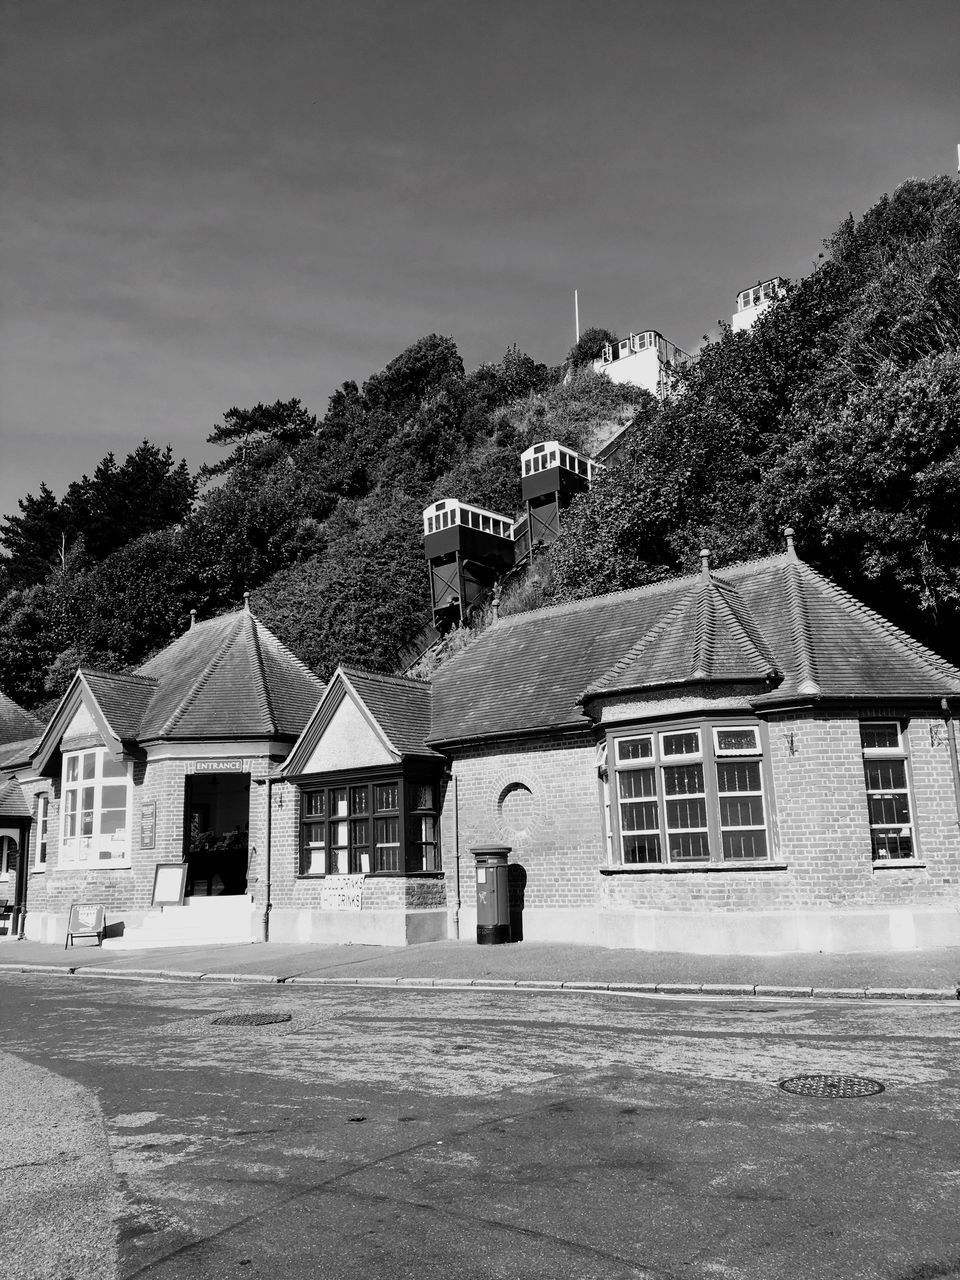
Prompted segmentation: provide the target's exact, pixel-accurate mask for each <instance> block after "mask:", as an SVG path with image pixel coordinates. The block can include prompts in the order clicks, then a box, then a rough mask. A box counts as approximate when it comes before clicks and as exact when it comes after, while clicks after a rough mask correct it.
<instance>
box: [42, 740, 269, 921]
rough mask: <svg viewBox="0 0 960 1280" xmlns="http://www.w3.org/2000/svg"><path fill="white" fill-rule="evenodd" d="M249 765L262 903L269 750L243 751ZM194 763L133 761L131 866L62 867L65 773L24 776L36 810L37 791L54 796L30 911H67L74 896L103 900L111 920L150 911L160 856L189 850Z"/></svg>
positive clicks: (254, 866) (256, 879)
mask: <svg viewBox="0 0 960 1280" xmlns="http://www.w3.org/2000/svg"><path fill="white" fill-rule="evenodd" d="M243 764H244V771H245V772H249V774H250V777H251V787H250V820H249V821H250V838H249V853H248V870H247V876H248V886H247V887H248V892H249V893H251V894H252V895H253V896H254V899H255V901H256V902H257V903H258V904H259V905H261V906H262V905H263V904H264V903H265V884H264V874H265V872H264V849H265V847H266V845H265V834H266V832H265V818H266V795H265V792H266V788H265V787H263V786H257V785H256V782H255V779H257V778H264V777H266V774H267V770H268V768H269V761H268V758H267V757H266V756H262V757H256V756H254V757H244V761H243ZM192 766H193V761H192V760H159V761H150V762H148V763H143V762H138V763H137V764H136V765H135V766H134V774H133V795H132V811H131V828H130V830H131V842H132V843H131V866H130V867H127V868H100V867H72V866H61V865H60V859H59V840H60V779H59V778H57V779H51V780H44V781H43V782H42V783H39V782H38V783H33V782H30V783H26V784H25V785H24V794H25V795H26V796H27V799H28V802H29V803H30V805H31V807H32V808H34V810H35V798H36V795H37V794H38V793H39V792H41V791H46V792H47V793H48V794H49V795H50V813H49V824H48V841H47V863H46V870H45V871H43V872H37V871H34V870H33V865H34V861H35V858H34V847H35V841H36V833H35V831H33V830H31V837H30V854H29V856H30V866H31V872H30V878H29V882H28V889H27V909H28V913H29V914H33V913H35V912H38V913H39V912H49V913H62V914H65V913H66V912H67V910H68V909H69V907H70V904H71V903H72V902H79V901H90V902H102V903H103V904H104V905H105V906H106V908H107V921H108V923H115V922H116V921H118V920H121V919H123V917H124V913H126V912H143V911H146V910H147V909H148V908H149V907H150V902H151V899H152V896H153V881H154V873H155V870H156V866H157V863H159V862H179V861H180V859H181V857H182V856H183V828H184V794H185V783H186V778H187V776H188V775H189V774H190V773H192V772H193V767H192ZM229 776H231V777H235V776H237V775H234V774H231V775H229ZM150 801H155V802H156V806H157V809H156V839H155V847H154V848H153V849H143V848H141V846H140V830H141V816H142V813H143V806H144V804H146V803H148V802H150Z"/></svg>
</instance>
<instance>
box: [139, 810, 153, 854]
mask: <svg viewBox="0 0 960 1280" xmlns="http://www.w3.org/2000/svg"><path fill="white" fill-rule="evenodd" d="M156 845H157V802H156V800H144V802H143V804H142V805H141V806H140V848H141V849H155V848H156Z"/></svg>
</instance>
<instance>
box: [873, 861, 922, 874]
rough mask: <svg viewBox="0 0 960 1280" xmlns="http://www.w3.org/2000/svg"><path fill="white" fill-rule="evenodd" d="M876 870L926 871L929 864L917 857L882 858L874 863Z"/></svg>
mask: <svg viewBox="0 0 960 1280" xmlns="http://www.w3.org/2000/svg"><path fill="white" fill-rule="evenodd" d="M873 869H874V871H926V869H927V864H926V863H925V862H918V861H917V859H916V858H882V859H879V860H878V861H877V862H875V863H874V864H873Z"/></svg>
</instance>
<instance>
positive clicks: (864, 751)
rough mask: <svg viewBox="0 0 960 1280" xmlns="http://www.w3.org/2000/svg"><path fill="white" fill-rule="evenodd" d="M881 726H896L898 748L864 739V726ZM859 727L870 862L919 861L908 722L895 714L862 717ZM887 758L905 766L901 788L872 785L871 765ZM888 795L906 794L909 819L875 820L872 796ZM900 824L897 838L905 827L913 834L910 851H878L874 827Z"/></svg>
mask: <svg viewBox="0 0 960 1280" xmlns="http://www.w3.org/2000/svg"><path fill="white" fill-rule="evenodd" d="M880 726H892V727H893V729H895V731H896V735H897V745H896V746H895V747H891V746H883V747H868V746H866V745H865V744H864V740H863V737H864V733H863V731H864V729H865V728H872V729H875V728H878V727H880ZM857 727H858V730H859V734H860V755H861V758H862V762H863V787H864V795H865V796H866V802H867V828H868V833H869V838H870V861H871V864H872V865H873V866H876V865H878V864H880V865H889V864H890V863H897V862H903V863H916V862H918V861H919V858H920V847H919V839H918V833H917V806H916V802H915V801H914V798H913V776H912V770H911V767H910V752H909V750H908V749H907V722H906V721H903V720H898V719H896V718H894V717H890V718H885V719H880V718H877V719H872V718H870V719H861V720H859V721H858V722H857ZM885 760H887V761H890V762H892V763H896V764H900V765H902V767H903V786H902V787H874V788H871V785H870V777H869V773H868V768H869V765H870V764H871V763H873V764H876V763H878V762H881V761H885ZM886 795H889V796H890V797H893V796H895V795H903V796H905V797H906V801H907V818H908V821H907V822H905V823H899V824H897V823H894V822H874V821H873V810H872V806H871V797H872V796H878V797H883V796H886ZM898 825H899V827H900V832H899V834H898V836H897V839H898V840H899V839H902V838H903V829H904V827H909V828H910V836H909V839H910V845H911V851H910V853H908V854H903V853H899V852H898V853H897V854H895V855H891V854H889V853H880V852H878V845H877V840H876V837H875V835H874V832H875V830H877V829H878V828H886V829H890V828H892V827H895V826H898Z"/></svg>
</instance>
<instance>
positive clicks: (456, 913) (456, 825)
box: [450, 775, 460, 942]
mask: <svg viewBox="0 0 960 1280" xmlns="http://www.w3.org/2000/svg"><path fill="white" fill-rule="evenodd" d="M450 789H451V791H452V792H453V857H454V866H455V868H456V893H457V902H456V906H455V907H454V909H453V937H454V941H455V942H459V941H460V812H459V806H458V804H457V779H456V775H454V777H452V778H451V779H450Z"/></svg>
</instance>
